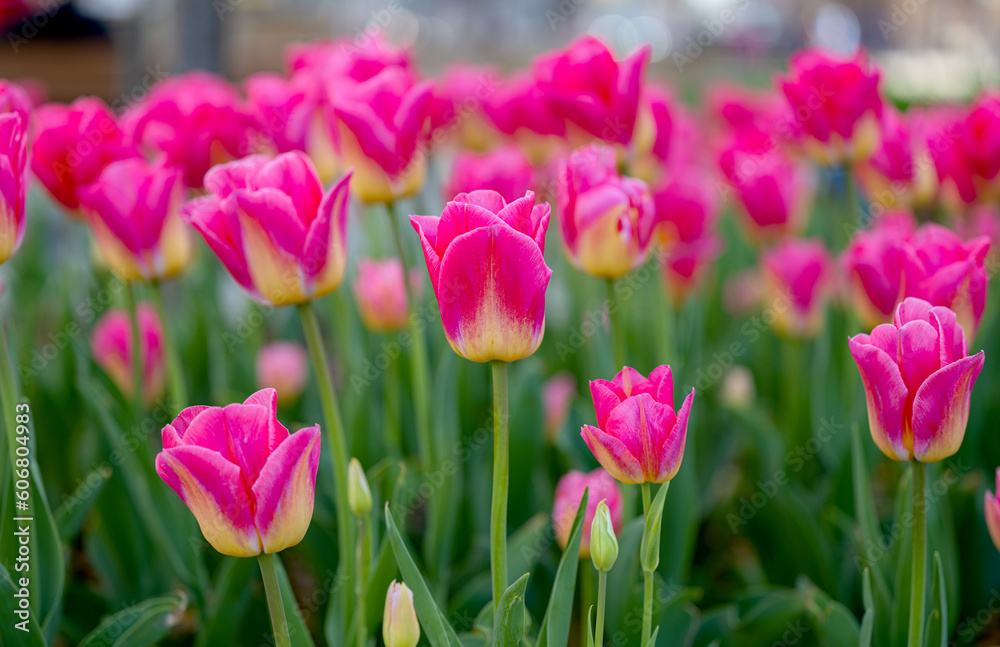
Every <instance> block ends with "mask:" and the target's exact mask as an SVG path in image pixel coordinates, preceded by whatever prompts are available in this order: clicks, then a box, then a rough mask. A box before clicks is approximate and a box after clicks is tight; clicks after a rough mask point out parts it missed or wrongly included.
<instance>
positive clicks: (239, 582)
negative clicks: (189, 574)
mask: <svg viewBox="0 0 1000 647" xmlns="http://www.w3.org/2000/svg"><path fill="white" fill-rule="evenodd" d="M256 571H257V565H256V564H255V563H254V560H252V559H240V558H237V557H226V558H225V559H224V560H223V561H222V565H221V566H219V572H218V574H217V575H216V577H215V582H213V584H212V591H213V592H214V594H215V595H214V597H213V598H212V602H211V603H210V604H209V605H208V607H207V608H206V610H205V619H204V621H203V622H202V624H201V627H200V628H199V631H198V637H197V639H196V640H195V647H210V646H211V645H224V644H226V643H227V642H231V641H232V640H233V636H235V635H237V629H238V628H239V626H240V623H241V622H242V620H243V615H244V613H245V612H246V609H247V606H248V605H249V603H250V598H251V593H252V588H251V587H250V582H251V581H252V580H253V577H254V573H255V572H256Z"/></svg>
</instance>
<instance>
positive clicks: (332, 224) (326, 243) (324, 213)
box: [299, 172, 352, 294]
mask: <svg viewBox="0 0 1000 647" xmlns="http://www.w3.org/2000/svg"><path fill="white" fill-rule="evenodd" d="M351 177H352V173H351V172H348V173H346V174H345V175H344V177H342V178H341V179H340V180H339V181H338V182H337V183H336V184H335V185H334V186H333V187H331V188H330V190H329V191H327V193H326V195H324V196H323V199H322V201H321V202H320V205H319V212H318V215H317V216H316V219H315V220H313V221H312V224H310V226H309V231H308V233H307V234H306V240H305V244H304V246H303V249H302V257H301V258H299V267H300V268H301V270H302V274H303V275H304V276H305V277H306V278H307V279H312V280H314V281H315V286H314V289H313V292H314V293H315V294H326V293H327V292H330V291H333V290H334V289H336V288H337V286H339V285H340V282H341V281H343V279H344V272H345V270H346V269H347V210H348V202H349V200H350V181H351Z"/></svg>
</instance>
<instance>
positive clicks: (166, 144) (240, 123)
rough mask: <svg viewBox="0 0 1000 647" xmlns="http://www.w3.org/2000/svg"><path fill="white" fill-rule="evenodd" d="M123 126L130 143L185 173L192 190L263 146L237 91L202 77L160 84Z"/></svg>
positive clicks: (199, 74) (191, 75) (178, 78)
mask: <svg viewBox="0 0 1000 647" xmlns="http://www.w3.org/2000/svg"><path fill="white" fill-rule="evenodd" d="M123 122H124V124H125V128H126V130H127V131H128V132H129V133H130V134H131V136H132V138H133V141H135V142H136V143H137V144H139V145H142V146H144V147H145V148H147V149H149V150H150V151H153V152H162V153H164V154H165V155H166V158H167V160H168V161H169V162H170V163H171V164H174V165H177V166H179V167H181V168H182V169H184V181H185V183H186V184H187V186H189V187H191V188H194V189H200V188H201V187H202V186H203V181H204V178H205V173H206V172H207V171H208V169H209V168H211V167H212V166H213V165H215V164H220V163H223V162H228V161H231V160H234V159H239V158H241V157H244V156H245V155H249V154H251V153H255V152H257V151H258V150H259V149H261V148H266V146H265V144H266V143H267V142H265V141H262V140H261V138H260V134H259V132H258V130H257V120H256V119H255V118H254V116H253V115H252V114H251V113H250V111H249V110H248V109H247V107H246V106H245V105H244V103H243V100H242V99H240V96H239V94H238V93H237V92H236V89H235V88H233V87H232V86H231V85H229V84H228V83H227V82H226V81H225V80H224V79H222V78H220V77H216V76H213V75H211V74H208V73H205V72H189V73H187V74H181V75H178V76H175V77H171V78H169V79H167V80H165V81H163V82H161V83H159V84H158V85H156V86H155V87H154V88H153V89H152V90H151V91H150V92H149V94H148V95H147V96H146V97H145V98H144V99H143V100H142V101H141V102H139V103H138V104H136V105H135V106H133V107H132V108H130V109H129V110H128V112H126V113H125V116H124V117H123Z"/></svg>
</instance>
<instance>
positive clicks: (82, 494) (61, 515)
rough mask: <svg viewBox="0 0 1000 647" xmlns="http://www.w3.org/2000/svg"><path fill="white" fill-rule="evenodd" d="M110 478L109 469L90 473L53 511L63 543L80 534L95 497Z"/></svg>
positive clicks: (101, 467) (105, 467) (98, 469)
mask: <svg viewBox="0 0 1000 647" xmlns="http://www.w3.org/2000/svg"><path fill="white" fill-rule="evenodd" d="M110 478H111V468H110V467H108V466H107V465H101V466H100V467H98V468H97V469H95V470H94V471H92V472H90V473H89V474H88V475H87V476H86V477H85V478H84V479H83V481H82V482H81V483H80V486H79V487H77V488H76V489H75V490H74V491H73V494H71V495H70V496H69V498H67V499H66V500H65V501H63V503H62V505H60V506H59V508H58V509H57V510H56V511H55V519H56V526H58V528H59V536H60V537H62V540H63V543H69V542H70V541H72V540H73V538H74V537H76V536H77V534H79V532H80V527H81V526H82V525H83V520H84V519H85V518H86V516H87V513H88V512H90V509H91V508H93V507H94V502H95V501H97V495H99V494H100V493H101V490H103V489H104V486H105V484H107V482H108V479H110Z"/></svg>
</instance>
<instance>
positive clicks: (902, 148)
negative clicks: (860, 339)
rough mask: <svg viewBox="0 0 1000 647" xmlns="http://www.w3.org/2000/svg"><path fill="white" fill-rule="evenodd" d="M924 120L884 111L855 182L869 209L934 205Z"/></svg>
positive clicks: (935, 183) (933, 178)
mask: <svg viewBox="0 0 1000 647" xmlns="http://www.w3.org/2000/svg"><path fill="white" fill-rule="evenodd" d="M926 119H927V118H926V116H925V115H924V114H922V113H914V114H913V115H900V114H899V113H897V112H896V111H895V110H894V109H892V108H889V107H886V109H885V110H883V112H882V119H881V122H880V130H881V137H880V143H879V146H878V147H877V148H876V149H875V152H874V154H873V155H872V157H871V159H869V160H868V162H867V163H866V164H864V165H862V166H860V167H858V178H859V179H860V180H861V184H862V186H863V187H864V189H865V193H866V194H867V195H868V199H869V202H871V203H872V208H874V207H875V205H878V206H879V207H881V208H883V209H885V208H893V207H898V206H901V205H906V206H910V207H914V208H916V207H925V206H929V205H930V204H931V203H932V202H933V200H934V198H935V197H936V195H937V189H938V181H937V174H936V173H935V170H934V165H933V160H932V158H931V155H930V154H929V153H928V151H927V145H926V133H925V130H926V128H927V125H926ZM890 314H891V313H890Z"/></svg>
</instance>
